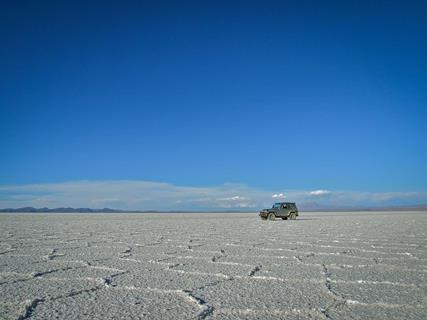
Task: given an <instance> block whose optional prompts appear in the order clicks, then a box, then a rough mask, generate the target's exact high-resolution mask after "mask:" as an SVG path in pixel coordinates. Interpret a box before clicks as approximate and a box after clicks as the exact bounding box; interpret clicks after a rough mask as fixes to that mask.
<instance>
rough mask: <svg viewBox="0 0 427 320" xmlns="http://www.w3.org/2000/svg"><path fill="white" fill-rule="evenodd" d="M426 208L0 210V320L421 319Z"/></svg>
mask: <svg viewBox="0 0 427 320" xmlns="http://www.w3.org/2000/svg"><path fill="white" fill-rule="evenodd" d="M426 229H427V213H420V212H399V213H393V212H387V213H384V212H381V213H374V212H369V213H365V212H357V213H355V212H353V213H351V212H348V213H302V215H301V219H300V220H296V221H275V222H270V221H261V220H260V219H259V218H258V217H257V215H256V214H231V213H230V214H158V215H148V214H79V215H69V214H48V215H41V214H38V215H29V214H25V215H19V214H16V215H6V214H3V215H0V319H144V318H146V319H426V318H427V298H426V296H427V249H426V244H427V234H426V231H425V230H426Z"/></svg>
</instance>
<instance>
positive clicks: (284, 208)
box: [280, 203, 288, 217]
mask: <svg viewBox="0 0 427 320" xmlns="http://www.w3.org/2000/svg"><path fill="white" fill-rule="evenodd" d="M287 215H288V205H287V204H286V203H283V204H282V205H281V206H280V216H283V217H286V216H287Z"/></svg>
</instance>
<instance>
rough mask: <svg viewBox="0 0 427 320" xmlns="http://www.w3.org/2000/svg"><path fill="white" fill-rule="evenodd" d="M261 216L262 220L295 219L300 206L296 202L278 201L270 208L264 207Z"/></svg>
mask: <svg viewBox="0 0 427 320" xmlns="http://www.w3.org/2000/svg"><path fill="white" fill-rule="evenodd" d="M259 216H260V217H261V219H262V220H267V219H268V220H276V218H282V219H283V220H287V219H290V220H295V219H296V218H297V217H298V208H297V206H296V204H295V202H276V203H275V204H273V206H272V207H271V208H270V209H262V210H261V211H260V212H259Z"/></svg>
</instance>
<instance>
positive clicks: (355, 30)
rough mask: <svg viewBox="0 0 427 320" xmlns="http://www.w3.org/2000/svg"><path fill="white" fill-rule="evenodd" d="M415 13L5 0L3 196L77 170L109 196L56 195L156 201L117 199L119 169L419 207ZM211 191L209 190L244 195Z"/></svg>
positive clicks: (422, 98)
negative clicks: (376, 197) (107, 185)
mask: <svg viewBox="0 0 427 320" xmlns="http://www.w3.org/2000/svg"><path fill="white" fill-rule="evenodd" d="M426 12H427V2H425V1H241V2H236V1H194V2H188V1H171V2H163V1H150V2H149V1H115V2H111V1H99V2H97V1H68V2H67V1H1V3H0V41H1V42H0V46H1V50H0V70H1V74H0V75H1V76H0V151H1V153H2V156H1V157H0V185H1V188H3V189H1V188H0V207H5V206H20V205H27V204H31V205H43V204H47V205H53V204H52V203H51V202H43V201H39V202H34V201H35V200H34V199H35V198H34V190H33V189H31V188H32V187H31V186H33V185H39V186H44V188H45V189H43V190H44V191H43V194H48V193H49V191H46V190H50V189H49V188H50V187H49V186H51V185H52V184H53V185H63V184H67V185H69V183H73V182H75V185H76V186H77V185H78V186H81V181H86V187H87V186H88V185H89V186H93V185H92V183H95V184H96V183H103V182H105V181H110V182H114V183H115V184H116V185H117V188H118V189H117V190H116V191H111V190H110V191H111V192H112V193H113V194H116V196H117V197H110V196H108V197H105V199H115V200H119V202H114V203H109V202H104V203H101V202H100V203H96V202H90V201H91V200H90V199H89V200H88V201H89V202H81V203H79V202H78V201H76V202H72V201H68V200H67V199H68V198H67V197H66V196H64V198H63V200H62V202H61V201H60V202H58V203H57V204H58V205H67V204H70V203H71V204H73V205H76V206H77V205H91V206H97V205H103V204H106V205H113V206H114V205H116V206H119V207H126V208H128V207H135V206H138V208H141V209H145V208H146V207H147V206H158V202H152V203H144V202H140V203H133V204H130V203H129V193H123V191H122V193H121V194H120V190H128V189H126V188H127V187H128V186H127V187H126V188H124V187H120V186H119V185H121V184H126V183H132V181H133V182H140V183H141V184H142V185H144V186H146V183H147V182H148V181H150V182H152V183H154V184H157V183H165V184H166V185H168V186H170V187H171V188H188V189H189V190H195V189H196V190H199V191H200V190H208V189H209V190H211V189H215V190H217V189H218V188H220V189H221V188H222V189H221V190H223V188H224V186H230V183H231V185H239V186H240V187H242V186H243V187H244V188H249V189H251V190H252V191H251V192H252V193H251V192H248V191H247V190H246V189H245V190H246V192H248V194H249V193H250V194H251V195H252V197H253V198H255V197H257V196H256V195H257V194H263V193H265V195H266V196H265V199H264V200H263V201H265V202H269V201H270V200H272V199H271V198H269V197H270V196H268V197H267V194H270V193H271V194H279V193H280V192H284V194H285V195H286V193H287V192H288V193H289V192H290V191H289V190H294V191H295V190H296V191H295V192H306V194H307V195H309V194H310V192H313V191H316V190H317V191H319V190H323V191H328V192H329V193H330V194H331V193H333V192H335V193H340V194H342V192H344V193H346V194H350V193H351V194H357V195H359V196H360V195H361V194H364V195H366V196H369V197H370V196H372V194H377V195H378V194H382V195H384V194H387V195H390V194H399V195H403V194H410V195H412V196H413V195H414V194H417V197H418V198H416V199H415V200H414V198H411V199H410V201H409V200H408V201H409V202H411V201H412V202H417V203H419V202H421V203H427V196H426V192H427V125H426V123H425V122H426V119H427V79H426V78H427V13H426ZM114 183H113V184H114ZM19 186H20V187H22V188H23V187H24V186H29V187H28V188H29V189H31V190H33V191H28V190H27V191H25V192H23V191H22V192H21V191H16V189H13V188H18V187H19ZM240 187H239V188H240ZM88 188H89V189H90V190H93V189H92V187H88ZM144 188H145V187H144ZM192 188H193V189H192ZM203 188H206V189H203ZM227 188H228V187H225V189H226V190H228V189H227ZM12 189H13V190H15V191H11V190H12ZM83 189H84V188H83ZM83 189H82V190H83ZM2 190H3V191H2ZM85 190H86V189H85ZM144 190H145V189H141V193H144V192H145V191H144ZM186 190H187V189H186ZM254 190H255V191H254ZM110 191H109V192H110ZM206 192H207V191H206ZM221 192H222V191H221ZM221 192H220V194H215V196H214V195H212V196H210V195H207V196H206V197H205V198H206V199H207V198H209V197H211V198H212V199H213V198H215V199H226V198H230V199H232V198H233V197H241V198H247V199H250V198H251V197H250V196H249V195H248V194H244V192H245V191H244V190H242V189H236V190H235V189H233V190H231V191H230V190H229V191H224V192H223V193H221ZM238 192H240V193H243V194H238ZM105 193H108V192H107V191H105ZM11 194H12V195H13V197H14V198H13V199H14V200H11V199H12V198H11ZM289 194H290V195H292V193H289ZM312 195H315V194H312ZM318 195H320V193H319V194H318ZM31 196H32V197H33V198H31ZM50 196H52V198H51V199H53V198H54V196H53V195H52V194H50ZM103 196H104V195H103V194H102V190H101V194H100V195H97V197H98V198H99V199H104V198H103ZM199 196H200V195H197V197H196V195H194V197H193V198H191V195H186V197H183V198H180V197H179V196H177V197H176V199H175V200H176V201H177V202H179V201H184V200H185V201H188V203H191V201H192V199H193V200H194V201H196V200H200V199H201V198H200V197H199ZM412 196H411V197H412ZM126 197H127V199H128V200H123V199H122V198H126ZM156 197H157V198H156ZM161 197H162V195H160V193H159V194H155V195H151V198H150V199H154V198H156V201H158V200H159V199H162V198H161ZM57 198H58V199H59V198H60V197H59V196H58V197H57ZM98 198H97V199H98ZM184 198H185V199H184ZM267 198H268V200H266V199H267ZM291 198H292V197H291ZM294 198H297V199H299V198H298V196H297V195H296V194H294ZM356 198H357V197H356ZM362 198H363V197H362ZM17 199H18V200H17ZM37 199H42V198H40V197H37ZM132 199H133V198H132ZM141 199H142V198H141ZM236 199H237V198H235V200H230V201H231V203H234V202H233V201H237V200H236ZM288 199H289V197H288ZM340 199H342V198H340ZM363 199H365V200H366V198H363ZM381 199H382V198H381ZM92 200H93V199H92ZM289 200H292V199H289ZM365 200H362V202H363V201H365ZM401 200H402V199H401V198H393V197H392V200H390V201H388V202H387V201H386V202H384V201H383V202H375V203H378V204H384V203H387V204H388V203H390V204H396V203H397V204H399V203H406V202H407V201H406V200H405V201H401ZM141 201H142V200H141ZM144 201H148V200H144ZM248 201H249V200H248ZM257 201H258V200H257ZM260 201H261V200H259V201H258V202H256V203H251V205H253V206H254V207H256V206H257V205H258V204H259V203H260ZM305 201H311V200H310V199H309V198H307V199H305ZM316 201H317V200H316ZM330 201H331V203H334V202H333V201H332V200H330ZM334 201H335V200H334ZM345 201H347V200H345ZM345 201H344V200H341V202H340V203H339V204H340V205H342V204H346V203H347V202H345ZM196 202H197V201H196ZM350 202H351V201H349V203H350ZM239 203H240V202H239ZM337 203H338V202H337ZM192 205H193V204H192ZM210 206H215V204H204V206H201V207H203V208H205V207H207V208H208V207H210ZM231 207H232V206H231Z"/></svg>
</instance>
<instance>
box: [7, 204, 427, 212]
mask: <svg viewBox="0 0 427 320" xmlns="http://www.w3.org/2000/svg"><path fill="white" fill-rule="evenodd" d="M300 210H301V211H324V212H337V211H427V204H425V205H424V204H423V205H412V206H389V207H322V206H320V205H318V204H302V205H301V206H300ZM250 211H252V210H212V211H206V210H196V211H190V210H185V211H182V210H170V211H159V210H119V209H110V208H102V209H91V208H70V207H67V208H52V209H50V208H33V207H23V208H6V209H0V212H9V213H49V212H52V213H54V212H55V213H186V212H207V213H216V212H217V213H221V212H250Z"/></svg>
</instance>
